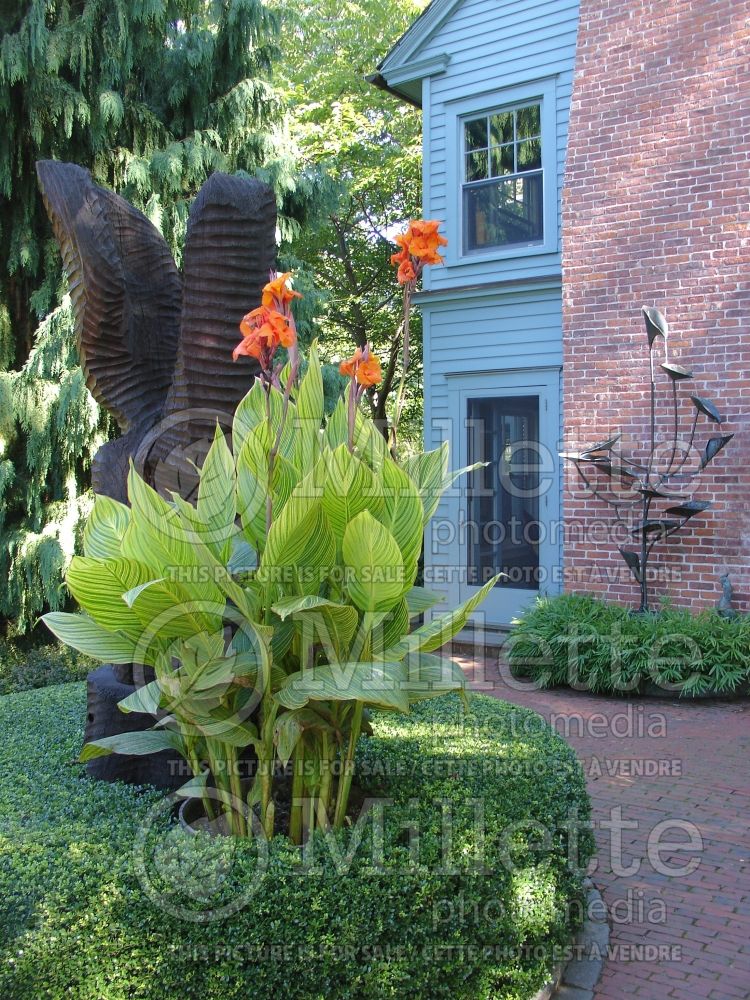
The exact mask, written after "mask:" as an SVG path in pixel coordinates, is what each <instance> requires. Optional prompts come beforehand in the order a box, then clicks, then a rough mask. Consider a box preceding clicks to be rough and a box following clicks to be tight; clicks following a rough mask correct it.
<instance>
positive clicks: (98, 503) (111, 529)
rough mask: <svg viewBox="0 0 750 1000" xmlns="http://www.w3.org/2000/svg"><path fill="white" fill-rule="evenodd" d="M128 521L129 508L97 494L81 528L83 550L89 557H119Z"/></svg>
mask: <svg viewBox="0 0 750 1000" xmlns="http://www.w3.org/2000/svg"><path fill="white" fill-rule="evenodd" d="M129 523H130V508H129V507H126V506H125V504H124V503H120V502H119V501H118V500H113V499H112V498H111V497H105V496H102V495H99V496H97V497H96V499H95V500H94V506H93V508H92V510H91V513H90V514H89V519H88V521H87V522H86V527H85V528H84V530H83V552H84V555H86V556H88V557H89V558H90V559H119V558H120V556H121V554H122V553H121V546H122V538H123V535H124V534H125V532H126V530H127V527H128V524H129Z"/></svg>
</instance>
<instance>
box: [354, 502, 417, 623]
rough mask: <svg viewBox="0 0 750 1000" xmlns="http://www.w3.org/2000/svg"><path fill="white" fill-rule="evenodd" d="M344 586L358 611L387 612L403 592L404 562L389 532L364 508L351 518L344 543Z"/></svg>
mask: <svg viewBox="0 0 750 1000" xmlns="http://www.w3.org/2000/svg"><path fill="white" fill-rule="evenodd" d="M342 551H343V556H344V567H345V572H346V587H347V590H348V591H349V596H350V597H351V599H352V601H353V602H354V604H355V605H356V606H357V607H358V608H359V609H360V611H390V609H391V608H392V607H393V606H394V604H396V603H397V602H398V601H399V600H400V599H401V598H402V597H403V595H404V592H405V590H406V589H407V587H408V583H406V582H405V572H404V562H403V559H402V556H401V550H400V549H399V547H398V545H397V544H396V540H395V539H394V537H393V535H392V534H391V533H390V531H389V530H388V529H387V528H386V527H384V526H383V525H382V524H380V523H379V522H378V521H376V520H375V518H374V517H373V516H372V514H371V513H370V512H369V511H367V510H365V511H362V513H361V514H358V515H357V516H356V517H355V518H354V520H353V521H350V522H349V524H348V525H347V528H346V531H345V532H344V542H343V548H342Z"/></svg>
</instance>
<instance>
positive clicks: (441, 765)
mask: <svg viewBox="0 0 750 1000" xmlns="http://www.w3.org/2000/svg"><path fill="white" fill-rule="evenodd" d="M84 706H85V694H84V690H83V686H82V685H80V684H74V685H65V686H60V687H54V688H48V689H47V690H45V691H44V692H24V693H21V694H16V695H12V696H9V697H6V698H2V699H0V732H2V733H3V734H4V737H3V743H2V751H1V753H0V759H1V760H2V767H3V773H4V775H5V781H4V782H3V784H2V788H0V811H1V812H2V815H3V816H4V820H3V824H2V828H1V830H2V832H1V833H0V908H1V909H2V913H0V928H1V929H0V948H1V954H2V965H1V966H0V996H2V997H3V998H4V1000H43V998H48V1000H58V998H61V997H63V996H65V997H74V998H75V1000H126V998H127V1000H134V998H149V1000H152V998H155V997H158V998H159V1000H178V998H179V1000H183V998H184V997H201V998H202V1000H233V998H236V1000H239V998H243V1000H244V998H246V997H247V996H253V997H256V998H260V1000H263V998H269V1000H270V998H271V997H284V998H285V1000H287V998H288V1000H293V998H305V1000H315V998H321V1000H322V998H324V997H325V998H326V1000H330V998H357V1000H367V998H371V1000H376V998H377V1000H383V998H388V997H394V998H397V997H404V996H409V997H414V998H424V1000H438V998H441V997H445V998H448V997H452V998H453V997H458V998H485V1000H489V998H493V1000H525V998H528V997H529V996H531V995H532V994H533V993H534V992H535V990H536V989H538V988H539V987H540V986H541V985H542V984H543V983H544V981H545V979H546V978H547V975H548V972H549V970H550V968H551V966H552V964H553V960H554V958H555V957H556V949H558V948H559V947H561V946H564V945H566V944H567V943H568V941H569V938H570V934H571V930H572V928H573V927H574V926H575V925H576V922H577V917H578V916H580V913H581V909H582V900H583V894H582V887H581V877H582V869H583V868H585V866H586V864H587V862H588V859H589V857H590V854H591V851H592V839H591V835H590V833H589V832H587V831H586V832H582V833H581V834H580V836H579V838H578V839H579V850H578V855H579V856H578V859H577V865H571V864H570V863H569V860H568V850H569V840H570V839H571V838H570V831H571V829H572V828H571V826H570V823H571V822H573V823H574V824H575V825H576V827H580V825H581V824H583V823H585V821H586V820H587V819H588V816H589V803H588V799H587V796H586V791H585V784H584V778H583V774H582V771H581V768H580V766H579V764H578V762H577V760H576V758H575V755H574V753H573V751H572V750H571V748H570V747H569V746H568V745H567V744H566V743H565V742H564V741H563V740H562V739H561V738H560V737H559V736H558V735H557V734H556V733H554V732H553V731H552V730H551V729H550V728H549V726H548V725H547V724H546V723H545V722H544V721H543V720H542V719H541V718H540V717H539V716H538V715H536V714H535V713H533V712H530V711H528V710H526V709H521V708H518V707H516V706H512V705H509V704H506V703H503V702H500V701H496V700H494V699H491V698H487V697H484V696H474V697H472V698H471V704H470V710H469V713H468V714H466V715H464V714H463V709H462V707H461V704H460V701H459V699H458V697H456V696H455V695H448V696H444V697H441V698H436V699H433V700H431V701H427V702H424V703H422V704H420V705H418V706H417V707H416V708H415V709H413V710H412V712H411V713H410V714H409V715H405V716H400V715H386V714H380V713H378V714H376V715H375V716H374V718H373V719H372V729H373V734H372V736H363V737H362V738H361V739H360V742H359V747H358V755H357V761H356V763H357V772H356V773H357V777H356V778H355V780H356V781H357V782H358V783H359V785H360V786H361V790H362V794H363V795H364V796H367V797H369V798H370V799H375V800H376V805H375V807H374V808H373V809H372V810H371V811H370V813H369V814H367V816H366V817H365V819H363V820H362V822H361V823H359V825H357V826H355V827H353V828H350V829H346V830H342V831H339V832H337V833H336V834H335V835H328V836H329V837H330V838H331V840H330V841H329V840H327V839H326V835H325V834H323V833H322V832H316V833H315V835H314V836H313V838H312V840H311V842H310V845H311V850H312V854H311V855H310V854H308V855H307V856H306V855H305V854H303V853H302V851H301V849H300V848H295V847H293V846H292V845H291V844H290V843H289V841H288V840H286V838H283V837H277V838H275V840H273V841H272V842H271V844H270V845H269V846H268V853H267V856H263V852H262V851H261V849H260V848H258V847H257V846H256V842H255V841H253V840H250V839H236V838H217V839H213V840H212V839H211V838H208V837H207V836H205V835H200V834H198V835H194V836H191V835H189V834H187V833H185V832H183V831H182V830H181V829H180V827H179V826H178V825H176V824H175V823H174V821H173V820H172V819H170V817H169V816H168V815H167V814H165V812H164V810H163V809H161V808H160V805H159V804H160V803H161V802H163V801H164V800H163V799H162V798H161V797H160V795H159V794H158V793H156V792H155V791H154V790H153V789H148V788H140V789H139V788H135V787H133V786H128V785H120V784H103V783H98V782H94V781H91V780H89V779H86V778H85V777H84V774H83V769H82V767H81V766H80V765H78V764H76V763H74V760H75V758H76V756H77V753H78V751H79V748H80V744H81V739H82V726H81V720H82V718H83V713H84ZM32 722H33V725H32V724H31V723H32ZM378 802H379V803H380V805H379V806H378V805H377V803H378ZM381 813H382V817H383V823H382V827H381V826H380V824H379V823H378V822H377V817H378V815H379V814H381ZM576 817H577V819H576ZM360 837H361V840H360V842H359V843H357V841H358V839H359V838H360ZM347 851H349V852H350V855H351V856H350V857H349V858H347V857H346V854H347ZM444 851H445V856H444V853H443V852H444ZM336 852H338V854H339V862H340V863H339V864H338V865H337V863H336V859H335V855H336ZM237 900H241V901H243V900H244V904H245V905H244V906H241V907H236V912H231V913H229V915H227V916H226V917H225V918H224V919H211V917H212V915H214V914H216V913H217V912H218V911H220V910H221V907H228V908H229V911H231V910H232V907H233V906H234V904H235V903H236V902H237Z"/></svg>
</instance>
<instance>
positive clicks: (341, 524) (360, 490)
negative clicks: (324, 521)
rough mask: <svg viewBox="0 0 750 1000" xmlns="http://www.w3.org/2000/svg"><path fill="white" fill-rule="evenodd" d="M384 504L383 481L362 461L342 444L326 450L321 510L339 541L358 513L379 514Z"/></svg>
mask: <svg viewBox="0 0 750 1000" xmlns="http://www.w3.org/2000/svg"><path fill="white" fill-rule="evenodd" d="M383 506H384V500H383V485H382V483H381V482H380V481H379V480H378V479H377V478H376V477H375V476H374V475H373V473H372V471H371V470H370V469H369V468H368V467H367V466H366V465H365V463H364V462H362V461H360V460H359V459H358V458H356V457H355V456H354V455H352V453H351V452H350V451H349V449H348V448H347V446H346V445H345V444H342V445H339V446H338V448H336V450H335V451H333V452H329V453H328V456H327V459H326V478H325V485H324V487H323V510H324V511H325V514H326V517H327V518H328V523H329V524H330V525H331V529H332V530H333V533H334V535H335V536H336V538H337V539H338V541H339V542H340V541H341V540H342V539H343V537H344V532H345V531H346V526H347V525H348V524H349V522H350V521H352V520H353V519H354V518H355V517H356V516H357V514H359V513H360V512H361V511H363V510H369V511H370V512H371V513H372V514H373V515H374V516H375V517H380V515H381V513H382V511H383Z"/></svg>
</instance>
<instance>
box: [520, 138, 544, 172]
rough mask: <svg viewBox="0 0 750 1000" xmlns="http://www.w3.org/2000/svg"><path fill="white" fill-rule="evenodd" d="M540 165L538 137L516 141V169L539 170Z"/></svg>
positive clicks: (540, 152)
mask: <svg viewBox="0 0 750 1000" xmlns="http://www.w3.org/2000/svg"><path fill="white" fill-rule="evenodd" d="M541 166H542V143H541V140H540V139H526V140H525V141H524V142H519V143H518V170H519V171H521V170H539V169H540V168H541Z"/></svg>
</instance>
